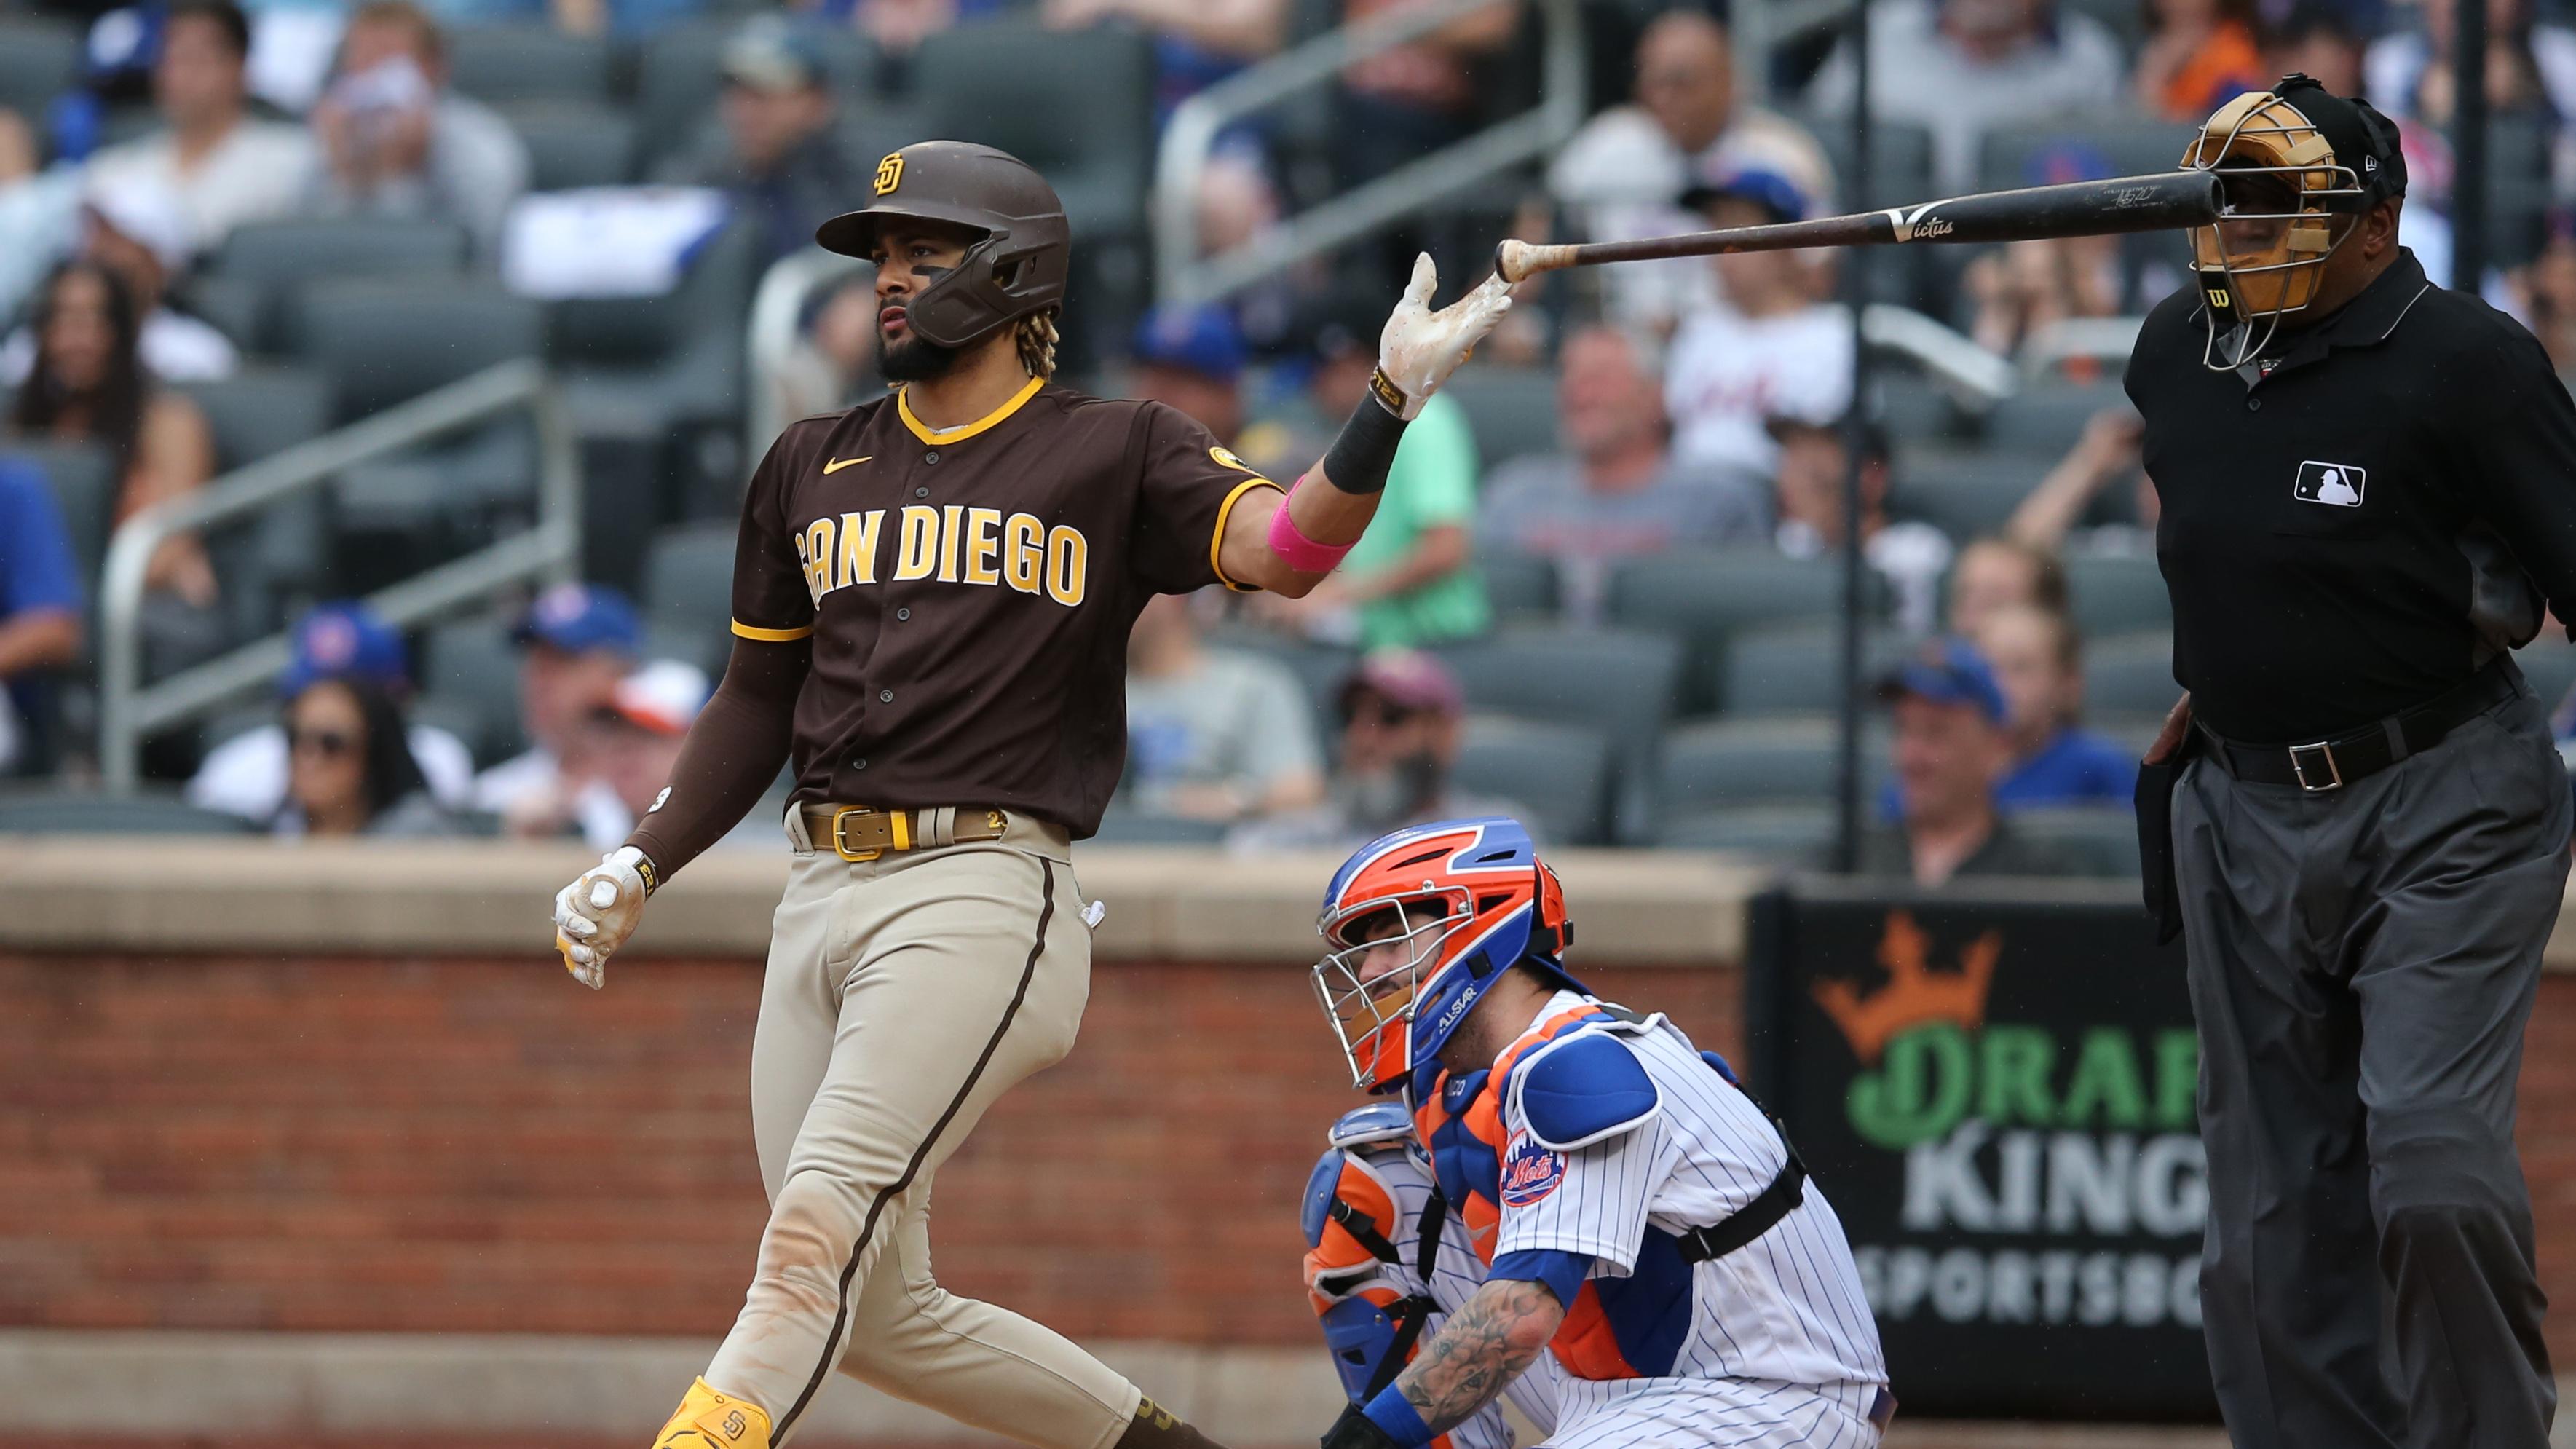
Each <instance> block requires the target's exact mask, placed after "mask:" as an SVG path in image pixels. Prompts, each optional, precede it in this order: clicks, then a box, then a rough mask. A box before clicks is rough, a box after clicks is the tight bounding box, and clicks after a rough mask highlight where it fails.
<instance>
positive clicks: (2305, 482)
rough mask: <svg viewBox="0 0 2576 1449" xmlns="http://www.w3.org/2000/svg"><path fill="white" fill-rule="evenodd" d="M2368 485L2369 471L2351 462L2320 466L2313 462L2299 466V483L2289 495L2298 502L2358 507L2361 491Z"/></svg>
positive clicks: (2293, 485)
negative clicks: (2292, 495) (2293, 496)
mask: <svg viewBox="0 0 2576 1449" xmlns="http://www.w3.org/2000/svg"><path fill="white" fill-rule="evenodd" d="M2369 483H2370V470H2369V469H2367V468H2356V467H2354V466H2353V465H2351V464H2350V463H2319V462H2317V461H2315V460H2313V459H2311V460H2309V461H2308V462H2305V463H2301V464H2300V465H2299V480H2298V482H2296V483H2294V484H2292V485H2291V488H2290V492H2291V493H2292V494H2294V495H2295V496H2296V497H2297V498H2298V500H2299V501H2300V502H2301V503H2323V504H2326V505H2328V506H2329V507H2334V508H2359V507H2360V506H2361V497H2362V493H2363V492H2364V490H2365V489H2366V488H2367V487H2368V486H2369Z"/></svg>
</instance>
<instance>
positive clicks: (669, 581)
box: [644, 523, 735, 663]
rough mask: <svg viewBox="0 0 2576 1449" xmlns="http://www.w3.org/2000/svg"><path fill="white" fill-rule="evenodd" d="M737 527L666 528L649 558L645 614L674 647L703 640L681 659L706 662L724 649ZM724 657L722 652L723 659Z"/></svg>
mask: <svg viewBox="0 0 2576 1449" xmlns="http://www.w3.org/2000/svg"><path fill="white" fill-rule="evenodd" d="M734 534H735V528H734V525H732V524H730V523H692V524H683V525H680V526H678V527H675V528H666V529H663V530H662V531H661V532H660V533H659V534H657V535H655V537H654V539H653V545H652V548H651V549H650V551H648V552H647V553H646V554H645V557H644V612H645V614H646V616H647V617H648V618H649V619H650V620H651V622H652V624H653V625H654V627H655V628H656V629H658V630H662V631H666V636H667V638H669V639H670V640H671V641H673V642H674V643H679V644H685V643H686V642H687V641H690V640H697V641H700V644H699V648H698V650H697V651H696V652H694V653H691V654H688V655H683V656H680V657H683V658H687V659H689V660H690V661H691V662H692V663H697V662H701V661H702V660H703V659H704V658H705V655H706V651H707V650H709V649H716V650H719V651H720V650H722V649H723V648H725V647H728V646H727V645H726V642H725V641H726V640H727V638H728V636H729V635H730V632H731V627H732V625H731V620H732V618H733V551H734ZM718 657H719V658H721V657H722V655H721V653H719V654H718Z"/></svg>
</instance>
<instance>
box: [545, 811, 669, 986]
mask: <svg viewBox="0 0 2576 1449" xmlns="http://www.w3.org/2000/svg"><path fill="white" fill-rule="evenodd" d="M652 868H653V867H652V864H651V863H650V862H649V861H647V860H645V858H644V852H642V851H640V850H637V849H636V848H635V847H634V846H631V845H623V846H619V847H618V848H617V849H616V850H614V851H612V852H610V853H609V854H607V855H605V856H602V857H600V861H599V864H598V865H596V866H594V867H592V868H591V869H589V870H586V871H583V872H582V873H581V879H579V880H576V881H574V882H573V883H572V884H571V885H568V886H565V887H564V888H563V889H562V890H561V891H558V892H557V893H556V894H555V950H556V951H557V952H559V953H561V954H562V956H563V963H564V969H565V970H566V971H569V972H571V973H572V979H573V980H575V981H578V982H580V983H581V984H582V985H584V986H587V987H589V988H590V989H591V990H593V991H597V990H598V989H599V988H600V987H602V986H605V985H607V984H608V958H609V956H610V955H611V954H612V953H613V952H615V951H616V950H617V948H618V947H620V946H623V945H625V944H626V938H627V937H629V936H631V935H634V934H635V923H636V922H638V921H640V920H642V919H643V918H644V898H645V897H646V896H647V895H649V894H651V893H652V892H651V887H650V886H648V885H647V884H646V883H645V877H646V873H647V872H649V871H650V870H652Z"/></svg>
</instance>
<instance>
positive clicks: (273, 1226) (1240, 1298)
mask: <svg viewBox="0 0 2576 1449" xmlns="http://www.w3.org/2000/svg"><path fill="white" fill-rule="evenodd" d="M1593 977H1594V984H1595V985H1596V987H1597V989H1599V990H1601V991H1602V992H1603V994H1605V995H1608V996H1611V997H1614V998H1617V999H1621V1000H1625V1001H1628V1002H1630V1003H1632V1004H1635V1005H1641V1006H1644V1005H1651V1006H1654V1007H1658V1008H1662V1009H1665V1010H1668V1011H1670V1012H1671V1013H1672V1014H1673V1015H1674V1016H1675V1017H1676V1019H1678V1020H1679V1021H1680V1022H1681V1023H1682V1024H1683V1025H1684V1026H1685V1027H1686V1028H1688V1029H1689V1030H1690V1031H1691V1032H1692V1033H1693V1034H1694V1035H1695V1036H1697V1037H1698V1038H1699V1039H1700V1040H1701V1041H1702V1042H1703V1043H1705V1044H1708V1045H1713V1046H1718V1047H1721V1048H1732V1047H1733V1046H1734V1044H1735V1039H1736V1020H1735V1009H1734V1002H1735V997H1736V981H1735V977H1734V975H1733V974H1732V973H1731V972H1722V971H1678V970H1640V969H1628V970H1603V971H1598V972H1595V973H1593ZM757 991H758V980H757V970H756V968H755V967H754V966H752V965H750V964H748V963H745V962H738V961H704V962H652V961H646V962H638V963H634V964H627V963H620V964H619V965H618V967H617V968H616V969H615V970H614V972H613V973H612V980H611V984H610V986H609V989H608V990H607V991H605V992H602V993H598V994H593V993H590V992H586V991H580V990H577V989H574V988H571V987H569V986H567V985H566V984H565V982H564V980H563V977H562V975H561V973H560V971H559V970H557V969H556V968H555V967H554V966H553V965H552V963H551V962H540V961H526V962H498V961H489V962H486V961H439V962H426V961H398V962H348V961H328V960H312V959H288V960H280V959H265V960H241V959H223V958H216V959H198V960H187V961H141V960H126V959H102V958H95V957H74V956H55V957H7V956H0V1326H41V1327H187V1328H232V1329H241V1328H280V1329H314V1330H334V1329H346V1330H415V1331H418V1330H428V1331H438V1330H451V1331H534V1332H573V1333H602V1334H715V1333H719V1332H721V1331H722V1329H723V1328H724V1326H725V1325H726V1324H727V1323H729V1322H730V1321H731V1318H732V1314H733V1310H734V1308H735V1306H736V1305H737V1304H738V1303H739V1301H740V1298H741V1293H742V1289H743V1285H744V1282H745V1279H746V1277H747V1275H748V1272H749V1269H750V1265H751V1256H752V1248H753V1245H754V1242H755V1240H756V1238H757V1235H758V1231H759V1225H760V1220H761V1199H760V1190H759V1185H758V1180H757V1176H756V1169H755V1166H754V1163H753V1158H752V1151H751V1143H750V1140H749V1135H748V1128H747V1118H746V1111H747V1109H746V1107H745V1104H744V1081H745V1064H746V1061H747V1059H748V1054H749V1045H750V1033H751V1023H752V1013H753V1008H754V1005H755V1002H756V998H757ZM2528 1058H2529V1061H2528V1065H2527V1067H2526V1070H2525V1074H2524V1081H2523V1117H2522V1140H2523V1152H2524V1160H2525V1163H2526V1166H2527V1169H2528V1171H2529V1172H2530V1175H2531V1178H2532V1183H2533V1190H2534V1196H2535V1199H2536V1205H2537V1208H2538V1212H2539V1220H2540V1234H2541V1236H2540V1243H2541V1255H2542V1270H2543V1278H2544V1283H2545V1286H2547V1287H2548V1288H2549V1290H2550V1296H2551V1297H2552V1298H2553V1299H2554V1300H2555V1301H2556V1302H2557V1303H2559V1304H2560V1305H2561V1310H2560V1312H2558V1313H2557V1314H2556V1315H2555V1316H2554V1318H2553V1329H2554V1332H2553V1334H2552V1348H2553V1351H2554V1353H2555V1354H2556V1356H2557V1358H2558V1361H2559V1362H2561V1363H2567V1362H2570V1361H2576V1312H2571V1311H2569V1310H2568V1308H2567V1305H2570V1304H2576V977H2569V976H2566V975H2552V976H2550V977H2549V978H2547V979H2546V981H2545V982H2544V983H2543V987H2542V990H2541V997H2540V1006H2539V1010H2538V1012H2537V1014H2536V1016H2535V1019H2534V1025H2533V1028H2532V1034H2531V1041H2530V1047H2529V1052H2528ZM1342 1080H1343V1079H1342V1077H1341V1076H1340V1074H1339V1068H1338V1066H1337V1063H1336V1060H1335V1057H1334V1053H1333V1051H1332V1048H1331V1046H1330V1044H1329V1039H1328V1037H1327V1036H1326V1035H1325V1033H1324V1030H1323V1026H1322V1023H1321V1021H1320V1020H1319V1019H1318V1017H1317V1014H1316V1011H1315V1008H1314V1005H1313V999H1312V997H1311V996H1310V995H1309V994H1308V987H1307V984H1306V980H1305V977H1304V975H1303V973H1302V972H1299V971H1296V970H1293V969H1290V968H1286V967H1280V966H1270V965H1261V966H1230V965H1212V964H1196V963H1166V962H1151V963H1144V962H1109V963H1104V964H1103V965H1102V966H1101V968H1100V969H1099V971H1098V973H1097V976H1096V979H1095V981H1094V985H1093V993H1092V1003H1091V1011H1090V1015H1089V1018H1088V1020H1087V1021H1086V1023H1085V1027H1084V1032H1083V1038H1082V1044H1081V1045H1080V1046H1079V1047H1078V1048H1077V1049H1076V1050H1075V1052H1074V1054H1073V1055H1072V1057H1071V1058H1069V1059H1068V1060H1067V1061H1066V1062H1065V1063H1064V1064H1063V1065H1061V1066H1059V1067H1057V1068H1056V1069H1054V1070H1053V1071H1050V1072H1048V1073H1046V1074H1044V1075H1043V1076H1040V1077H1038V1078H1037V1079H1035V1080H1034V1081H1032V1082H1030V1083H1028V1084H1027V1085H1025V1086H1023V1087H1022V1088H1021V1089H1020V1090H1019V1091H1018V1092H1016V1093H1014V1094H1013V1095H1012V1096H1010V1097H1009V1098H1007V1099H1005V1100H1004V1102H1003V1103H1002V1104H1001V1105H1000V1106H999V1107H998V1108H997V1109H995V1111H994V1112H993V1114H992V1115H991V1116H990V1117H988V1118H987V1119H986V1121H985V1123H984V1126H983V1128H982V1129H981V1130H980V1131H979V1132H978V1133H977V1134H976V1135H975V1136H974V1137H973V1138H972V1139H970V1140H969V1141H968V1142H967V1144H966V1145H965V1146H964V1147H963V1148H962V1149H961V1150H960V1151H959V1153H958V1155H957V1156H956V1158H955V1159H954V1160H953V1161H952V1162H951V1164H950V1165H949V1167H948V1168H947V1169H946V1171H945V1172H944V1173H943V1174H942V1176H941V1178H940V1180H939V1196H938V1201H937V1207H936V1229H935V1233H934V1238H933V1242H934V1245H935V1248H936V1251H937V1253H938V1255H939V1263H940V1273H941V1277H942V1278H943V1279H944V1280H946V1281H947V1282H948V1284H949V1285H950V1286H951V1287H953V1288H955V1289H957V1290H958V1291H961V1292H966V1293H972V1294H977V1295H980V1296H986V1297H990V1298H993V1299H996V1300H997V1301H1000V1302H1003V1303H1007V1304H1009V1305H1011V1306H1012V1307H1015V1308H1019V1309H1022V1310H1024V1311H1027V1312H1030V1313H1032V1314H1034V1315H1035V1316H1037V1317H1038V1318H1040V1319H1042V1320H1044V1321H1046V1322H1047V1323H1049V1324H1051V1325H1053V1326H1055V1327H1058V1328H1061V1329H1063V1330H1064V1331H1066V1332H1068V1333H1071V1334H1073V1335H1075V1336H1076V1337H1090V1338H1101V1339H1107V1338H1119V1339H1162V1340H1177V1341H1182V1342H1198V1343H1228V1344H1233V1343H1244V1344H1253V1343H1274V1344H1301V1343H1305V1342H1308V1341H1310V1339H1309V1335H1311V1333H1312V1332H1313V1328H1312V1326H1311V1320H1310V1319H1309V1318H1308V1317H1307V1316H1306V1311H1305V1308H1304V1304H1303V1301H1302V1298H1301V1296H1300V1294H1299V1292H1298V1285H1297V1269H1296V1256H1297V1249H1298V1247H1299V1243H1298V1240H1297V1230H1296V1220H1295V1211H1296V1208H1295V1204H1296V1197H1297V1193H1298V1190H1299V1188H1300V1187H1301V1186H1302V1185H1303V1183H1304V1180H1305V1175H1306V1171H1307V1169H1308V1167H1309V1166H1310V1165H1311V1164H1312V1162H1313V1160H1314V1156H1315V1153H1316V1151H1317V1149H1318V1146H1319V1141H1320V1135H1321V1132H1322V1129H1323V1126H1324V1124H1325V1123H1326V1122H1327V1121H1329V1120H1330V1118H1331V1117H1332V1116H1333V1115H1334V1114H1335V1113H1336V1112H1337V1111H1339V1110H1341V1109H1342V1108H1343V1107H1345V1106H1347V1105H1350V1104H1351V1103H1352V1102H1354V1101H1355V1100H1357V1099H1356V1098H1354V1097H1353V1096H1352V1095H1351V1094H1350V1093H1349V1092H1347V1091H1346V1090H1345V1089H1343V1087H1342V1086H1341V1082H1342Z"/></svg>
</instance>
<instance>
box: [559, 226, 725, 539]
mask: <svg viewBox="0 0 2576 1449" xmlns="http://www.w3.org/2000/svg"><path fill="white" fill-rule="evenodd" d="M758 249H759V241H758V237H757V236H756V234H755V232H754V230H753V228H752V226H751V225H750V223H748V222H747V221H736V222H734V223H733V224H731V225H728V226H727V227H725V228H724V230H722V231H720V232H718V233H717V234H716V235H715V238H714V239H713V240H711V241H709V242H708V243H707V244H706V245H705V246H703V247H701V248H700V249H699V251H698V254H697V257H696V258H695V259H694V260H693V261H692V262H691V263H690V265H689V271H688V275H687V276H685V277H683V278H682V279H681V281H680V285H679V286H678V288H676V289H675V290H673V291H672V292H671V293H670V295H668V296H663V297H571V298H566V299H564V300H562V301H559V302H555V303H553V304H551V305H549V306H548V307H547V308H546V358H547V360H548V361H549V362H551V363H553V364H554V365H555V366H556V368H557V369H558V372H559V375H560V376H561V378H562V380H563V384H564V398H565V402H566V405H567V406H568V407H569V408H570V409H571V411H572V414H573V419H574V423H575V426H576V427H579V428H581V429H582V430H583V431H584V432H590V431H593V430H600V429H605V430H609V431H618V430H623V429H626V428H628V427H630V426H633V425H637V424H639V423H640V424H649V425H653V426H658V427H660V428H662V429H665V430H675V429H685V428H690V427H698V426H706V425H722V426H725V427H729V428H731V427H738V426H739V424H740V421H741V418H742V405H743V387H744V376H743V367H744V364H743V350H742V318H743V315H744V313H745V312H746V311H747V310H748V308H749V306H750V303H751V289H752V285H753V283H754V281H755V280H756V273H757V270H758V266H759V261H760V258H759V254H758ZM730 502H731V500H728V503H730Z"/></svg>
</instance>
